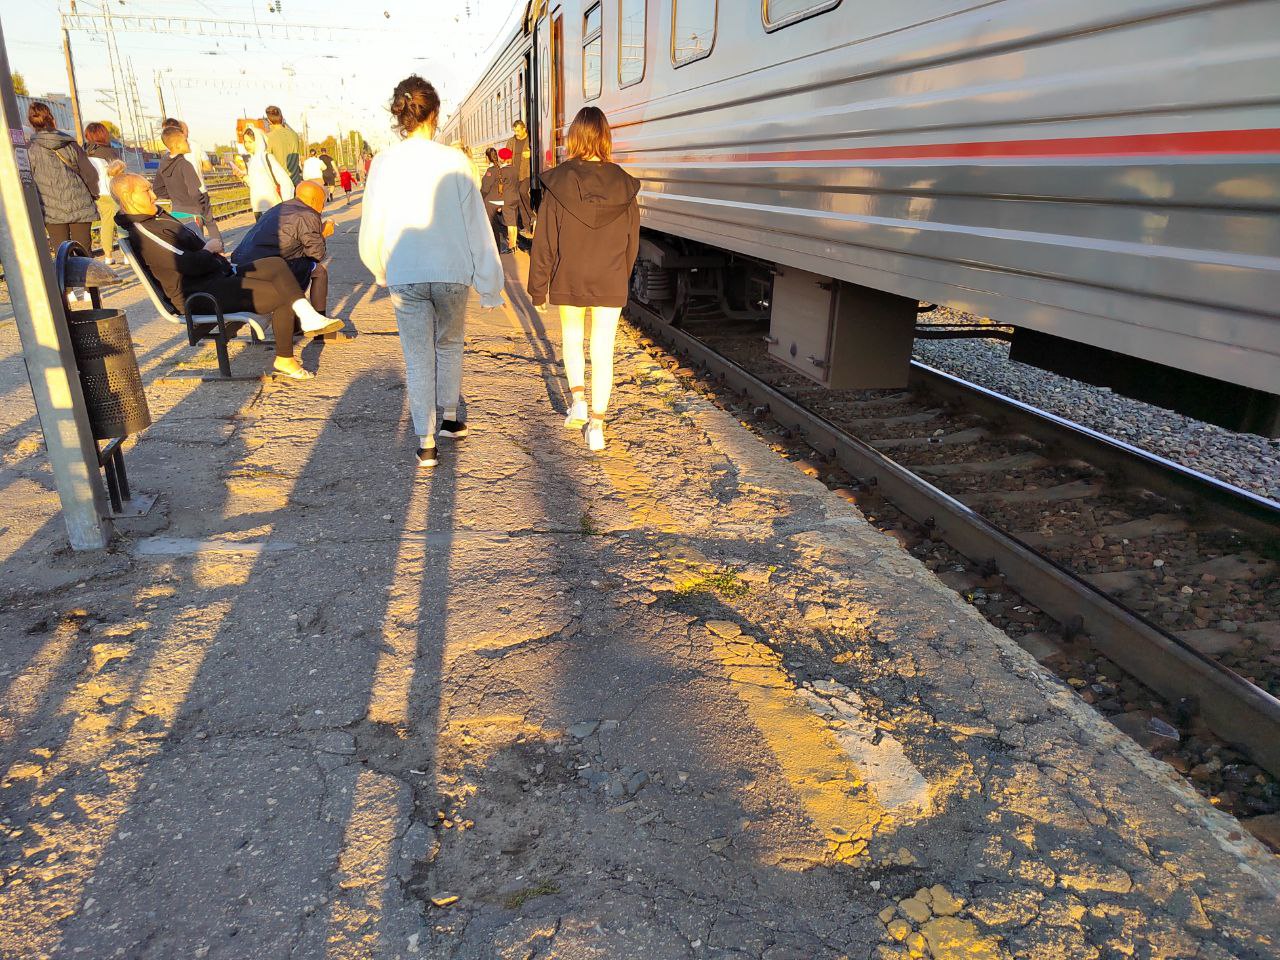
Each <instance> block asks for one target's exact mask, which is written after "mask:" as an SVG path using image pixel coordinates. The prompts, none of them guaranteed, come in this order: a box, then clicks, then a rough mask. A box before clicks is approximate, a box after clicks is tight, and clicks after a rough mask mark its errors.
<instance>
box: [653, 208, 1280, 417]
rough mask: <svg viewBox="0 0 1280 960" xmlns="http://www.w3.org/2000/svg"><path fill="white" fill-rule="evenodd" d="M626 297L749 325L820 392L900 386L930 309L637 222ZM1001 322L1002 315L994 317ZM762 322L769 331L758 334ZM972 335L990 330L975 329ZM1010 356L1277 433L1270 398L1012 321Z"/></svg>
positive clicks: (674, 318) (682, 316)
mask: <svg viewBox="0 0 1280 960" xmlns="http://www.w3.org/2000/svg"><path fill="white" fill-rule="evenodd" d="M631 295H632V297H633V299H635V300H637V301H638V302H640V303H642V304H644V305H645V306H646V307H648V308H649V309H650V310H651V311H653V312H654V313H656V314H657V315H659V316H661V317H662V318H663V320H665V321H666V322H667V323H669V324H672V325H674V326H679V325H681V324H683V323H686V322H688V321H692V320H697V319H710V318H713V317H722V318H726V319H730V320H736V321H758V322H759V323H760V325H761V330H762V335H763V336H764V339H765V340H766V342H767V343H768V345H769V353H770V354H771V355H772V356H773V357H774V358H775V359H777V360H778V361H780V362H781V363H783V364H785V365H787V366H789V367H791V368H792V369H794V370H796V371H798V372H800V373H803V374H804V375H806V376H808V377H810V378H811V379H813V380H814V381H815V382H817V383H820V384H822V385H823V386H826V387H828V388H830V389H873V388H886V389H896V388H901V387H905V386H906V382H907V371H908V364H909V362H910V359H911V347H912V343H913V341H914V338H915V336H916V333H917V326H916V324H917V319H918V315H919V314H920V313H922V312H926V311H927V310H928V309H929V307H928V305H922V304H920V303H919V302H918V301H915V300H911V299H909V298H907V297H901V296H897V295H895V294H890V293H885V292H883V291H880V290H873V289H871V288H869V287H863V286H859V285H857V284H853V283H848V282H846V281H842V280H833V279H832V278H830V277H822V276H819V275H817V274H810V273H806V272H805V271H802V270H797V269H794V268H791V267H785V266H781V265H779V264H775V263H770V262H768V261H765V260H761V259H758V258H755V257H749V256H744V255H743V254H739V253H733V252H730V251H726V250H721V249H718V248H716V247H712V246H708V245H706V244H702V243H699V242H697V241H693V240H688V239H686V238H683V237H676V236H672V235H669V234H663V233H658V232H656V231H651V230H647V229H646V230H642V231H641V239H640V254H639V257H638V259H637V261H636V266H635V270H634V272H633V273H632V276H631ZM995 319H996V320H999V319H1000V318H995ZM766 328H767V332H765V331H766ZM971 335H972V336H975V337H981V336H989V335H990V334H989V333H984V332H983V331H982V329H981V328H980V327H975V328H974V329H973V331H972V334H971ZM1005 338H1007V339H1011V349H1010V355H1009V356H1010V359H1011V360H1014V361H1017V362H1019V363H1025V364H1028V365H1030V366H1034V367H1038V368H1040V369H1043V370H1048V371H1051V372H1053V373H1057V374H1060V375H1062V376H1065V377H1070V378H1071V379H1074V380H1080V381H1083V382H1085V383H1090V384H1093V385H1095V386H1100V387H1107V388H1109V389H1111V390H1113V391H1114V392H1116V393H1118V394H1121V395H1123V396H1127V397H1131V398H1134V399H1137V400H1143V401H1145V402H1147V403H1151V404H1154V405H1156V406H1160V407H1164V408H1166V409H1169V410H1174V411H1176V412H1178V413H1182V414H1185V415H1187V416H1189V417H1192V418H1194V419H1197V420H1203V421H1205V422H1207V423H1213V424H1217V425H1218V426H1221V427H1225V428H1227V429H1229V430H1235V431H1238V432H1244V433H1256V434H1260V435H1261V436H1264V437H1270V438H1276V437H1280V395H1277V394H1273V393H1267V392H1265V391H1262V390H1256V389H1251V388H1249V387H1243V386H1240V385H1238V384H1233V383H1228V382H1226V381H1223V380H1217V379H1214V378H1212V377H1206V376H1203V375H1201V374H1196V373H1191V372H1188V371H1185V370H1178V369H1176V368H1174V367H1168V366H1164V365H1162V364H1158V363H1153V362H1151V361H1148V360H1143V359H1141V358H1137V357H1132V356H1129V355H1127V354H1123V353H1118V352H1115V351H1112V350H1106V349H1103V348H1101V347H1096V346H1091V345H1089V344H1084V343H1079V342H1076V341H1073V340H1068V339H1066V338H1063V337H1057V336H1053V335H1051V334H1047V333H1043V332H1040V331H1037V330H1032V329H1030V328H1026V327H1018V326H1016V325H1013V332H1012V336H1011V337H1009V336H1007V335H1006V337H1005Z"/></svg>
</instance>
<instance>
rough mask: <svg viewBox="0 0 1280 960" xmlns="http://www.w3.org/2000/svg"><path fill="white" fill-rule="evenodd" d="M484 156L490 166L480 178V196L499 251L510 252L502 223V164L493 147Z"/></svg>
mask: <svg viewBox="0 0 1280 960" xmlns="http://www.w3.org/2000/svg"><path fill="white" fill-rule="evenodd" d="M504 149H505V148H504ZM484 158H485V159H486V160H488V161H489V168H488V169H487V170H485V172H484V176H483V177H481V178H480V196H481V197H483V198H484V212H485V213H487V214H488V215H489V222H490V223H491V224H493V239H494V240H496V241H497V242H498V252H499V253H510V252H511V248H510V247H508V246H507V231H506V227H505V226H504V224H503V223H502V180H503V176H502V164H501V163H500V162H499V161H498V151H497V150H495V149H494V148H493V147H490V148H489V149H488V150H486V151H485V152H484ZM495 201H496V202H495Z"/></svg>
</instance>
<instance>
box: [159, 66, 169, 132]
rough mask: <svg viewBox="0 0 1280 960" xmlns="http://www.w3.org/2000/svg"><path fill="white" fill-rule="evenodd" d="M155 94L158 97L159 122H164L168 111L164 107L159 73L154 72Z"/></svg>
mask: <svg viewBox="0 0 1280 960" xmlns="http://www.w3.org/2000/svg"><path fill="white" fill-rule="evenodd" d="M156 96H157V97H159V98H160V122H161V123H164V121H165V119H166V118H167V117H168V116H169V112H168V111H167V110H165V108H164V86H163V85H162V84H161V83H160V73H159V71H157V72H156Z"/></svg>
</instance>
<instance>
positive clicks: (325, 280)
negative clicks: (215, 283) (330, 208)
mask: <svg viewBox="0 0 1280 960" xmlns="http://www.w3.org/2000/svg"><path fill="white" fill-rule="evenodd" d="M324 203H325V199H324V187H322V186H320V184H318V183H315V182H314V181H312V180H303V181H302V182H301V183H300V184H298V189H297V192H296V193H294V195H293V199H292V200H286V201H285V202H284V203H278V204H276V205H275V206H274V207H272V208H271V209H270V210H268V211H267V212H266V213H264V214H263V215H262V217H261V218H260V219H259V220H258V222H257V223H255V224H254V225H253V226H252V227H250V228H249V232H248V233H246V234H245V235H244V239H243V240H241V241H240V243H239V245H238V246H237V247H236V249H235V252H234V253H233V254H231V262H232V263H234V264H236V265H237V266H246V265H248V264H250V263H253V261H255V260H262V259H264V258H266V257H280V258H281V259H283V260H284V262H285V263H287V264H289V269H290V270H291V271H293V277H294V279H295V280H297V281H298V286H299V287H301V288H302V289H303V290H306V291H307V298H308V299H309V300H310V301H311V305H312V306H313V307H315V308H316V312H317V313H327V312H328V300H329V273H328V271H327V270H326V269H325V266H324V264H323V263H322V262H321V261H323V260H324V258H325V256H326V253H327V251H326V249H325V243H324V238H325V237H331V236H333V221H331V220H321V219H320V211H322V210H323V209H324Z"/></svg>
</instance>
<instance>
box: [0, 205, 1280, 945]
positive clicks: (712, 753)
mask: <svg viewBox="0 0 1280 960" xmlns="http://www.w3.org/2000/svg"><path fill="white" fill-rule="evenodd" d="M337 216H338V218H339V220H340V225H339V229H338V233H337V235H336V236H335V238H334V240H332V241H331V243H332V248H333V253H334V255H335V267H334V271H333V272H334V284H333V288H334V295H335V301H336V308H337V309H336V312H337V315H340V316H343V317H345V318H347V319H348V320H349V326H350V328H352V329H353V330H354V331H356V332H357V334H358V335H357V336H356V337H355V338H354V339H352V340H349V341H346V342H342V343H324V344H314V345H311V346H309V347H308V348H307V349H306V351H304V359H305V362H306V363H307V365H308V366H309V367H311V368H312V369H315V370H317V371H318V374H319V378H318V379H317V380H315V381H313V382H311V383H307V384H301V385H299V384H292V383H284V382H277V381H273V380H267V381H263V382H251V383H233V384H209V383H200V382H198V381H195V380H192V379H190V376H189V375H190V373H191V372H192V370H193V369H196V368H197V367H200V366H204V367H207V368H210V369H212V368H213V367H214V363H213V359H212V355H211V351H210V352H208V353H206V354H204V355H197V353H196V351H193V350H192V349H191V348H189V347H187V346H186V345H185V341H184V340H183V338H182V337H181V336H180V331H179V329H178V328H177V327H173V326H170V325H167V324H164V323H163V322H161V321H160V320H159V319H157V318H156V317H155V316H154V314H153V312H152V311H151V309H150V308H149V307H148V306H147V305H146V304H145V303H144V302H143V300H142V298H141V296H140V293H139V292H138V291H137V290H136V288H126V289H122V290H120V291H119V292H118V293H115V294H113V295H112V297H111V298H110V300H111V301H112V302H115V303H118V304H120V305H122V306H124V307H125V308H126V309H127V310H128V311H129V313H130V317H131V321H132V324H133V328H134V330H135V332H136V339H137V345H138V349H139V353H140V355H141V356H142V357H143V361H144V367H145V370H146V374H145V378H146V381H147V384H148V396H149V398H150V402H151V404H152V412H153V415H154V417H155V420H156V424H155V426H154V427H153V428H151V430H149V431H148V432H147V433H145V434H143V436H142V437H141V438H140V439H139V440H138V442H136V444H134V445H133V446H132V447H131V448H130V449H129V451H128V454H127V456H128V460H129V465H130V468H131V475H132V479H133V482H134V485H135V486H136V487H138V488H139V489H142V490H148V491H151V492H155V493H159V494H160V495H161V500H160V504H159V505H158V506H157V508H156V510H155V511H153V513H152V515H151V516H150V517H148V518H146V519H142V520H131V521H128V522H125V523H121V524H120V527H119V534H120V536H119V538H118V540H117V543H116V545H115V546H114V547H113V549H112V550H111V551H109V552H107V553H104V554H99V555H92V556H78V555H73V554H72V553H71V552H70V551H69V550H67V549H66V548H65V545H64V538H63V534H62V530H61V526H60V521H59V518H58V516H57V513H56V499H55V498H54V495H53V494H52V492H51V482H50V478H49V475H48V471H47V470H46V468H45V466H44V462H43V459H42V454H41V451H40V447H39V440H38V434H37V433H35V432H34V431H35V429H36V428H35V422H34V420H33V415H32V410H31V404H30V396H29V392H28V390H27V385H26V383H25V380H24V376H23V372H22V364H21V358H20V351H19V349H18V344H17V337H16V333H15V331H14V328H13V325H12V323H4V322H0V435H3V437H4V443H3V445H0V456H2V458H3V459H2V460H0V489H2V490H3V491H4V503H5V507H4V510H3V513H2V514H0V574H2V577H3V579H2V580H0V643H2V644H3V653H4V656H3V665H2V666H0V764H2V767H0V818H2V820H0V839H2V840H3V843H2V844H0V956H3V957H13V958H17V957H23V958H26V957H43V956H58V957H91V958H106V957H130V958H133V957H139V958H169V957H172V958H191V957H196V958H204V957H210V958H270V960H276V958H358V957H376V958H412V957H431V958H446V957H448V958H522V960H527V958H532V957H540V958H546V957H559V958H637V960H639V958H643V960H664V958H693V957H760V958H769V960H782V958H836V957H849V958H894V957H926V956H932V957H936V958H961V957H964V958H996V957H1000V958H1007V957H1026V958H1035V960H1046V958H1062V960H1078V958H1089V957H1105V958H1113V957H1127V956H1134V957H1170V958H1172V957H1181V958H1190V957H1199V958H1213V960H1225V958H1228V957H1236V958H1272V957H1275V956H1277V954H1278V952H1280V909H1278V907H1280V901H1278V899H1277V896H1278V894H1280V869H1278V868H1277V863H1276V858H1275V857H1274V856H1272V855H1270V854H1268V853H1267V852H1265V851H1264V850H1263V849H1262V848H1261V847H1260V846H1259V845H1258V844H1257V843H1256V841H1254V840H1253V839H1252V838H1251V837H1250V836H1249V835H1248V834H1247V833H1245V832H1244V831H1242V830H1241V829H1240V828H1239V826H1238V824H1236V823H1235V822H1234V821H1233V820H1231V819H1230V818H1228V817H1226V816H1224V815H1222V814H1221V813H1219V812H1218V811H1216V810H1215V809H1214V808H1212V807H1211V806H1210V805H1209V804H1207V803H1206V802H1204V801H1203V800H1201V799H1200V798H1199V797H1198V796H1197V795H1195V794H1194V793H1193V792H1192V791H1190V790H1189V789H1187V788H1186V787H1185V786H1184V785H1183V784H1182V783H1181V782H1180V781H1178V780H1177V779H1176V778H1175V777H1174V776H1173V775H1172V773H1171V772H1170V771H1168V769H1167V768H1165V767H1164V766H1162V765H1161V764H1158V763H1157V762H1155V761H1153V760H1151V759H1150V758H1149V757H1147V755H1146V754H1144V753H1143V752H1141V751H1140V750H1138V749H1137V748H1136V747H1135V746H1134V745H1133V744H1132V743H1130V742H1129V741H1128V740H1126V739H1125V738H1124V737H1123V736H1121V735H1120V734H1119V733H1118V732H1117V731H1116V730H1115V729H1114V728H1113V727H1111V726H1109V725H1108V724H1106V723H1105V722H1103V721H1101V720H1100V719H1099V718H1098V717H1096V716H1095V715H1094V714H1093V713H1092V712H1091V711H1090V710H1089V708H1088V707H1086V706H1085V705H1084V704H1082V703H1081V702H1080V701H1079V700H1078V699H1077V698H1076V697H1075V696H1074V694H1072V693H1071V692H1070V690H1069V689H1067V688H1065V687H1064V686H1063V685H1061V684H1060V683H1059V682H1058V681H1056V680H1055V679H1053V678H1052V677H1050V676H1049V675H1048V674H1047V673H1046V672H1045V671H1043V670H1042V669H1041V668H1040V667H1039V666H1038V665H1037V664H1036V663H1035V662H1034V660H1032V659H1031V658H1030V656H1029V655H1028V654H1026V653H1025V652H1023V651H1022V650H1021V649H1020V648H1019V647H1018V646H1017V645H1016V644H1014V643H1012V642H1011V641H1009V640H1008V639H1007V638H1006V637H1005V636H1004V635H1003V634H1000V633H998V632H997V631H996V630H995V629H993V628H992V627H991V626H990V625H989V624H987V623H986V622H985V621H984V620H983V619H982V618H981V617H980V616H978V615H977V613H976V612H975V611H974V610H973V609H972V608H971V607H969V606H968V605H966V604H964V603H963V602H961V601H960V600H959V599H958V598H957V597H956V596H955V595H954V594H953V593H952V592H951V591H949V590H947V589H946V588H944V587H943V586H942V585H941V584H940V583H939V582H938V581H937V580H936V579H935V578H934V577H933V575H932V574H930V573H929V572H928V571H926V570H925V569H924V568H923V567H921V566H920V565H919V564H918V563H916V562H915V561H914V560H913V559H912V558H911V557H910V556H909V555H907V554H906V553H904V552H903V551H902V550H901V549H900V548H899V547H898V545H897V544H896V543H895V542H894V541H892V540H889V539H888V538H886V537H884V536H882V535H881V534H879V533H878V532H877V531H876V530H874V529H873V528H872V527H870V526H869V525H868V524H867V523H865V522H864V520H863V518H862V517H861V516H860V515H859V513H858V512H857V511H856V509H854V508H852V507H851V506H850V505H848V504H846V503H845V502H843V501H841V500H839V499H838V498H835V497H833V496H832V495H830V494H829V493H828V492H827V491H826V490H825V488H823V487H822V486H821V485H820V484H818V483H817V482H816V481H813V480H810V479H808V478H806V477H805V476H804V475H802V474H800V473H799V472H797V471H796V470H794V469H793V468H792V467H790V466H789V465H787V464H786V463H784V462H782V461H780V460H778V459H777V458H776V456H775V455H774V454H773V453H771V452H770V451H769V450H768V449H767V448H766V447H764V446H762V445H761V444H759V443H758V442H757V441H756V440H754V439H753V438H752V436H751V435H750V434H749V433H748V432H747V431H746V430H745V429H743V428H742V427H741V426H740V425H739V424H737V423H736V422H735V421H734V420H733V419H732V418H731V417H729V416H727V415H725V414H723V413H721V412H719V411H717V410H716V409H714V408H712V407H710V406H709V405H708V404H707V403H705V402H704V401H702V400H701V399H698V398H697V397H695V396H693V395H691V394H689V393H688V392H686V391H685V390H684V389H683V388H682V387H681V386H680V384H679V383H678V382H676V381H675V380H673V379H672V378H671V377H670V376H669V375H668V374H667V373H666V372H664V371H663V370H662V369H661V368H660V367H658V366H657V365H656V364H654V363H652V362H651V361H650V360H649V358H648V356H647V355H646V354H645V353H644V352H643V351H642V350H641V349H639V347H638V346H637V343H636V341H635V340H634V338H633V337H632V336H631V334H629V333H627V334H624V335H623V336H622V338H621V342H620V344H619V355H620V356H619V362H618V371H617V379H618V390H617V394H616V405H615V411H614V415H613V419H612V421H611V423H610V438H611V445H610V447H609V449H608V451H607V452H606V453H605V454H603V455H591V454H589V453H588V452H587V451H586V449H585V447H584V445H583V443H582V441H581V439H580V437H579V436H578V435H577V434H574V433H569V432H566V431H564V430H563V429H562V427H561V425H560V421H561V419H562V417H563V409H564V402H565V397H564V394H563V388H562V385H561V383H562V381H561V379H560V367H559V364H558V361H557V357H558V348H557V346H556V335H557V332H558V324H557V323H556V322H554V314H550V313H548V314H540V313H538V312H537V311H535V310H533V309H532V308H531V306H530V305H529V304H528V301H527V299H526V298H524V297H523V295H522V294H520V292H519V290H520V286H519V282H518V277H517V276H516V273H517V271H518V270H519V267H520V264H518V263H517V262H516V260H515V259H511V258H509V260H508V269H509V271H510V273H511V275H512V283H511V284H510V285H509V291H510V293H511V299H512V308H511V309H508V310H506V311H503V312H494V313H482V312H479V311H478V310H477V311H475V312H474V313H473V315H472V318H471V321H470V328H469V334H470V335H469V343H468V354H467V372H466V381H465V387H464V390H465V394H466V399H467V407H468V419H469V420H470V423H471V426H472V429H473V434H472V436H471V437H470V438H469V439H467V440H465V441H462V442H458V443H454V444H449V443H445V444H444V446H443V457H442V462H441V465H440V466H439V467H438V468H437V469H436V470H435V472H434V473H430V474H426V473H421V472H418V471H416V470H415V468H414V466H413V463H412V453H413V449H414V446H415V443H414V438H413V437H412V435H411V434H412V430H411V427H410V425H409V421H408V415H407V410H406V407H405V403H404V392H403V381H402V362H401V359H400V353H399V343H398V340H397V339H396V337H395V336H394V322H393V319H392V313H391V309H390V304H389V301H388V299H387V297H386V295H385V293H384V292H383V291H379V290H377V289H375V288H372V287H371V286H370V284H369V279H368V276H367V274H365V272H364V271H363V269H362V268H361V267H360V266H359V265H358V263H357V261H356V259H355V250H354V236H355V230H356V226H357V217H358V207H354V206H353V207H352V208H349V209H346V210H343V209H341V208H339V209H338V213H337ZM233 363H234V365H235V366H236V367H237V369H238V372H262V371H265V370H267V369H268V367H269V365H270V352H269V351H268V350H264V349H263V348H261V347H250V346H247V345H246V346H243V347H240V348H239V349H238V350H237V353H236V356H235V358H234V360H233Z"/></svg>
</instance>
